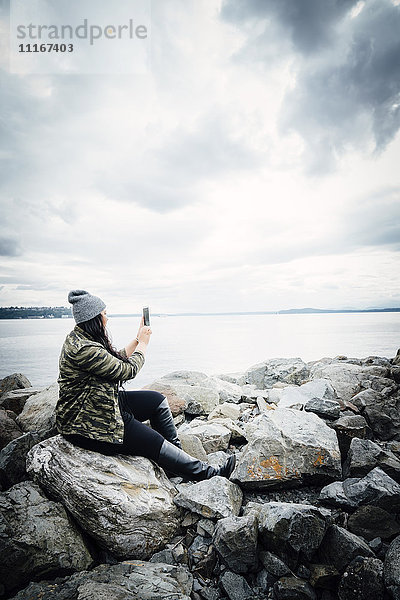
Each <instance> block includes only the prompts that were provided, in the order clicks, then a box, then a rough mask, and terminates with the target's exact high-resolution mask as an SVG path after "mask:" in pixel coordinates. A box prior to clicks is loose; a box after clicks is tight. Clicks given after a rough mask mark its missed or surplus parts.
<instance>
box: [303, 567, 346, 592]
mask: <svg viewBox="0 0 400 600" xmlns="http://www.w3.org/2000/svg"><path fill="white" fill-rule="evenodd" d="M339 579H340V573H339V571H338V570H337V569H336V568H335V567H333V566H331V565H318V564H311V565H310V583H311V585H312V586H313V587H314V588H325V589H328V590H335V589H336V588H337V585H338V583H339Z"/></svg>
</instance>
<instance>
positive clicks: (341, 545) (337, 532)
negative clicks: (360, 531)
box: [318, 524, 375, 572]
mask: <svg viewBox="0 0 400 600" xmlns="http://www.w3.org/2000/svg"><path fill="white" fill-rule="evenodd" d="M318 554H319V557H320V559H321V562H323V563H326V564H330V565H333V566H334V567H336V568H337V570H338V571H340V572H342V571H344V569H345V568H346V567H347V565H348V564H349V563H350V562H351V561H352V560H353V558H355V557H356V556H365V557H367V558H368V557H371V558H374V557H375V555H374V553H373V551H372V550H371V548H370V547H369V546H368V544H367V543H366V542H365V541H364V540H362V539H361V538H360V537H358V536H357V535H354V533H351V532H350V531H347V529H345V528H344V527H339V526H338V525H335V524H332V525H330V526H329V527H328V529H327V531H326V534H325V536H324V539H323V540H322V543H321V546H320V548H319V549H318Z"/></svg>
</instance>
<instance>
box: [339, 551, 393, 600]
mask: <svg viewBox="0 0 400 600" xmlns="http://www.w3.org/2000/svg"><path fill="white" fill-rule="evenodd" d="M383 593H384V585H383V563H382V561H380V560H379V559H378V558H364V557H362V556H356V558H354V560H352V561H351V563H350V564H349V565H348V567H347V568H346V570H345V572H344V573H343V575H342V578H341V580H340V583H339V588H338V596H339V600H359V598H362V599H363V600H383Z"/></svg>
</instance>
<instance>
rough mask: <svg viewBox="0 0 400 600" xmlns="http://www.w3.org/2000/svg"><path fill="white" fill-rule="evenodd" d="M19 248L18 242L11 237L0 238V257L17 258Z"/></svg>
mask: <svg viewBox="0 0 400 600" xmlns="http://www.w3.org/2000/svg"><path fill="white" fill-rule="evenodd" d="M20 254H21V246H20V243H19V241H18V240H16V239H14V238H11V237H0V256H19V255H20Z"/></svg>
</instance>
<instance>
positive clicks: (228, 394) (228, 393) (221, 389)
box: [209, 376, 242, 404]
mask: <svg viewBox="0 0 400 600" xmlns="http://www.w3.org/2000/svg"><path fill="white" fill-rule="evenodd" d="M209 382H210V383H211V384H215V387H216V389H217V392H218V394H219V401H220V403H221V404H226V403H229V404H232V403H234V404H239V402H241V401H242V388H241V387H240V385H237V384H236V383H234V382H229V381H226V380H223V379H220V378H219V377H215V376H213V377H210V378H209Z"/></svg>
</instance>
